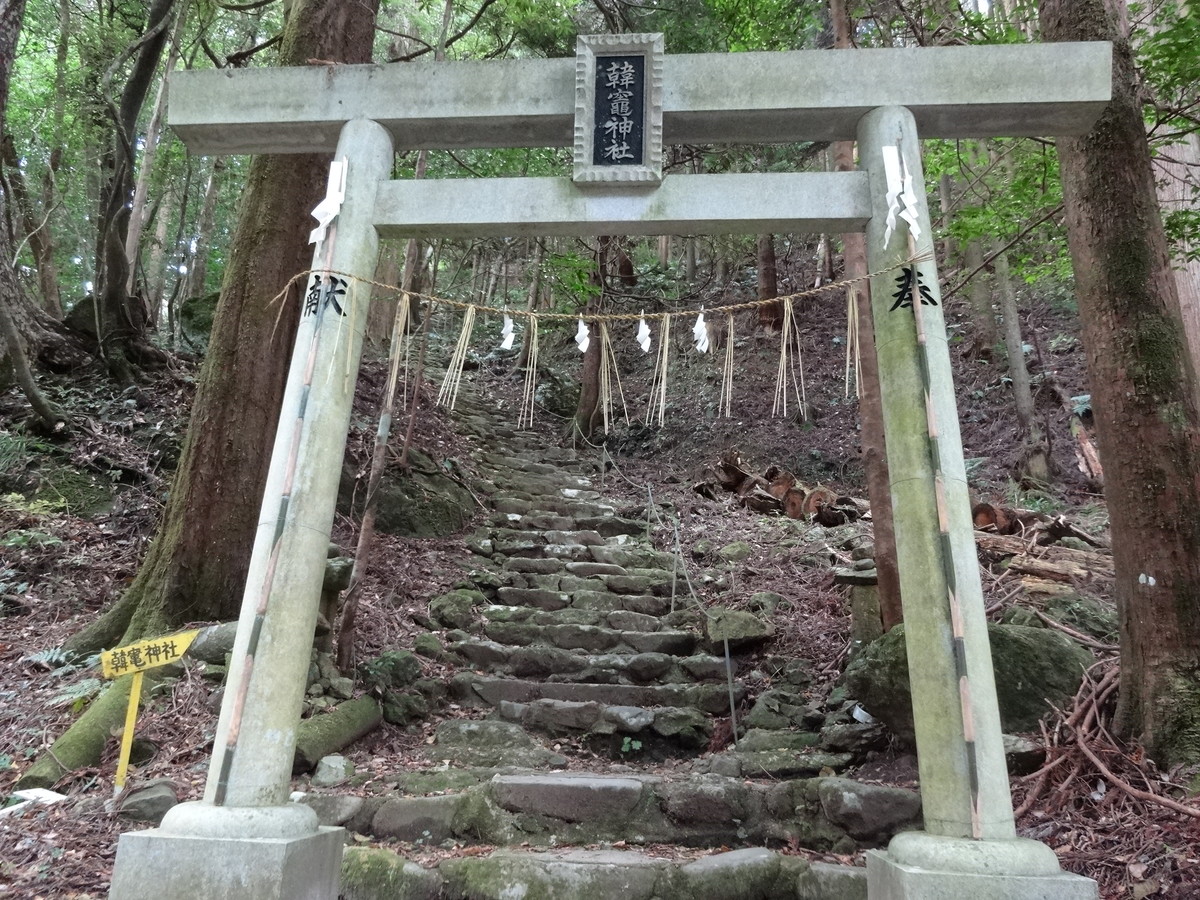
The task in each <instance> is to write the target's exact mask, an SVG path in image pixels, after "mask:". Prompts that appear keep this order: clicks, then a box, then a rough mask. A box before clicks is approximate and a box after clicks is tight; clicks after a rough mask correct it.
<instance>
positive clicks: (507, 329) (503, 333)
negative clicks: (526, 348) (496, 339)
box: [500, 313, 516, 350]
mask: <svg viewBox="0 0 1200 900" xmlns="http://www.w3.org/2000/svg"><path fill="white" fill-rule="evenodd" d="M500 337H501V341H500V349H501V350H511V349H512V345H513V338H514V337H516V334H514V332H513V320H512V316H510V315H508V314H507V313H505V315H504V327H503V328H501V329H500Z"/></svg>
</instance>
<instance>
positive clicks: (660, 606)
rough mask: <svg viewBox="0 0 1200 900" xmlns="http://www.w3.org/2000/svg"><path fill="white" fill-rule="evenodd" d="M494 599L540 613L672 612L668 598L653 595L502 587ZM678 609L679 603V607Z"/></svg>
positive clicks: (663, 613)
mask: <svg viewBox="0 0 1200 900" xmlns="http://www.w3.org/2000/svg"><path fill="white" fill-rule="evenodd" d="M496 595H497V599H498V600H499V601H500V602H501V603H504V604H506V605H508V606H529V607H534V608H537V609H542V610H559V609H566V608H567V607H568V606H569V607H572V608H574V609H584V610H595V611H598V612H602V613H611V612H615V611H617V610H626V611H628V612H635V613H641V614H642V615H647V616H665V615H667V614H668V613H671V612H673V610H672V609H671V599H670V598H669V597H656V596H654V595H653V594H614V593H612V592H611V591H581V590H575V591H572V592H570V593H567V592H566V591H556V590H552V589H547V588H518V587H502V588H499V589H497V591H496ZM680 605H682V603H680Z"/></svg>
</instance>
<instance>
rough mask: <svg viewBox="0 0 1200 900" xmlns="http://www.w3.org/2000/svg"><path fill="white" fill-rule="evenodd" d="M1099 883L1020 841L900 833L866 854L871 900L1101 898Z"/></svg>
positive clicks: (1043, 849)
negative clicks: (1065, 867)
mask: <svg viewBox="0 0 1200 900" xmlns="http://www.w3.org/2000/svg"><path fill="white" fill-rule="evenodd" d="M1099 896H1100V892H1099V888H1098V887H1097V885H1096V882H1094V881H1092V880H1091V879H1090V878H1083V877H1082V876H1079V875H1072V874H1071V873H1069V872H1064V871H1063V870H1062V869H1060V868H1059V866H1058V859H1057V857H1056V856H1055V855H1054V853H1053V851H1051V850H1050V848H1049V847H1047V846H1045V845H1044V844H1039V843H1037V842H1036V841H1030V840H1025V839H1022V838H1016V839H1013V840H998V841H970V840H963V839H960V838H943V837H937V836H934V835H928V834H923V833H921V832H907V833H905V834H899V835H897V836H896V837H895V838H893V839H892V843H891V844H889V845H888V849H887V852H886V853H885V852H883V851H881V850H871V851H868V853H867V897H868V898H870V900H1097V898H1098V897H1099Z"/></svg>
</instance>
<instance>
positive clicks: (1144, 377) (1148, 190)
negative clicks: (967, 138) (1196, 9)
mask: <svg viewBox="0 0 1200 900" xmlns="http://www.w3.org/2000/svg"><path fill="white" fill-rule="evenodd" d="M1125 14H1126V10H1125V4H1124V3H1123V2H1122V0H1042V2H1041V20H1042V29H1043V33H1044V35H1045V37H1046V39H1047V40H1051V41H1112V42H1113V47H1114V53H1113V99H1112V102H1111V103H1110V104H1109V106H1108V108H1107V110H1106V111H1105V112H1104V114H1103V115H1102V116H1101V118H1100V120H1099V121H1098V122H1097V123H1096V126H1095V127H1094V128H1093V129H1092V131H1091V132H1089V133H1088V134H1087V135H1086V136H1084V137H1080V138H1069V139H1063V140H1060V141H1059V144H1058V148H1059V155H1060V157H1061V163H1062V181H1063V197H1064V200H1065V204H1066V210H1067V236H1068V240H1069V242H1070V248H1071V256H1072V260H1073V262H1074V265H1075V279H1076V286H1077V293H1078V298H1079V312H1080V318H1081V319H1082V321H1083V339H1084V344H1085V347H1086V350H1087V359H1088V373H1089V376H1090V379H1091V383H1092V407H1093V409H1094V411H1095V416H1096V422H1097V434H1098V439H1099V445H1100V455H1101V458H1102V459H1103V461H1104V468H1105V483H1104V493H1105V496H1106V497H1107V499H1108V507H1109V515H1110V519H1111V527H1112V537H1113V541H1112V543H1113V561H1114V564H1115V567H1116V588H1115V593H1116V601H1117V607H1118V612H1119V614H1120V620H1121V623H1120V624H1121V684H1120V702H1119V706H1118V710H1117V725H1118V728H1119V729H1120V731H1121V732H1122V733H1123V734H1125V735H1126V736H1130V737H1133V738H1137V739H1140V740H1141V741H1142V742H1143V744H1144V745H1145V747H1146V749H1147V750H1148V751H1149V752H1150V754H1151V755H1152V756H1153V757H1154V758H1155V759H1157V760H1158V761H1159V762H1160V763H1168V764H1169V763H1173V762H1179V761H1196V760H1200V516H1197V509H1198V508H1200V410H1198V409H1197V395H1196V377H1195V372H1194V370H1193V367H1192V363H1191V360H1190V358H1189V356H1188V353H1187V347H1186V343H1185V340H1184V332H1183V326H1182V321H1181V318H1180V311H1179V300H1178V295H1177V293H1176V284H1175V279H1174V276H1173V273H1172V271H1171V266H1170V260H1169V257H1168V253H1167V242H1166V238H1165V236H1164V234H1163V227H1162V220H1161V217H1160V214H1159V209H1158V204H1157V202H1156V198H1155V191H1154V179H1153V176H1152V171H1151V162H1150V149H1149V146H1148V144H1147V141H1146V133H1145V126H1144V123H1143V121H1142V114H1141V100H1140V99H1139V93H1138V87H1137V75H1136V72H1135V69H1134V64H1133V57H1132V52H1131V49H1130V44H1129V33H1128V31H1129V30H1128V23H1127V21H1126V15H1125Z"/></svg>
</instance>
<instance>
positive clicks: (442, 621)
mask: <svg viewBox="0 0 1200 900" xmlns="http://www.w3.org/2000/svg"><path fill="white" fill-rule="evenodd" d="M486 602H487V598H486V597H484V596H483V594H481V593H480V592H479V591H466V590H461V589H460V590H457V591H451V592H450V593H448V594H442V596H440V597H435V598H434V599H433V600H431V601H430V602H429V615H430V616H432V617H433V620H434V621H435V622H437V623H438V624H439V625H441V626H443V627H444V628H462V629H466V628H468V627H470V625H471V623H472V622H473V621H474V620H475V607H476V606H477V605H478V606H482V605H483V604H484V603H486Z"/></svg>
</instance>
